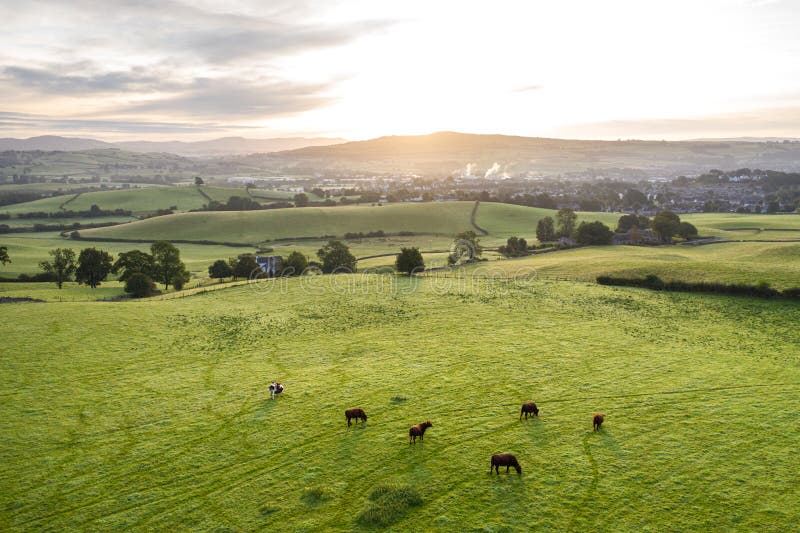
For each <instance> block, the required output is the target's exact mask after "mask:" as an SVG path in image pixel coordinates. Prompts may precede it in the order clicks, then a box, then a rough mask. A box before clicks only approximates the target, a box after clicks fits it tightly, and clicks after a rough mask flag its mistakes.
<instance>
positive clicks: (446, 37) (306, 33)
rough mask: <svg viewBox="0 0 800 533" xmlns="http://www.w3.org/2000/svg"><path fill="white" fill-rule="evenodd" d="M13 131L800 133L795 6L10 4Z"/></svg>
mask: <svg viewBox="0 0 800 533" xmlns="http://www.w3.org/2000/svg"><path fill="white" fill-rule="evenodd" d="M0 19H2V21H3V25H2V30H0V137H29V136H34V135H45V134H55V135H68V136H76V137H93V138H98V139H103V140H111V141H113V140H134V139H137V140H138V139H146V140H186V141H190V140H202V139H212V138H217V137H226V136H244V137H250V138H269V137H288V136H306V137H309V136H325V137H344V138H347V139H353V140H359V139H367V138H372V137H377V136H383V135H415V134H425V133H431V132H435V131H462V132H471V133H503V134H510V135H524V136H546V137H565V138H584V139H618V138H621V139H630V138H638V139H668V140H671V139H691V138H708V137H726V138H728V137H742V136H748V137H762V136H769V137H800V32H798V31H797V28H798V27H800V0H703V1H699V0H692V1H684V0H667V1H661V0H647V1H643V0H636V1H634V0H630V1H629V0H605V1H602V2H601V1H597V0H558V1H555V0H527V1H503V0H493V1H491V2H490V1H480V2H478V1H474V2H473V1H469V0H460V1H450V0H435V1H434V0H427V1H416V0H405V1H403V2H398V1H391V2H390V1H382V0H368V1H342V2H336V1H332V0H327V1H322V0H320V1H316V0H272V1H271V0H260V1H257V0H226V1H212V0H193V1H191V2H189V1H187V2H183V1H180V0H127V1H126V0H119V1H114V0H25V1H19V0H13V1H12V0H0Z"/></svg>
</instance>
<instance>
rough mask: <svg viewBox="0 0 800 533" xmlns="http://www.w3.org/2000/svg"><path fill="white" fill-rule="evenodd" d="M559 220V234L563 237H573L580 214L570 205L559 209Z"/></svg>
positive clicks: (557, 215) (557, 218)
mask: <svg viewBox="0 0 800 533" xmlns="http://www.w3.org/2000/svg"><path fill="white" fill-rule="evenodd" d="M556 220H557V221H558V234H559V236H561V237H571V236H572V233H573V232H574V231H575V224H576V222H577V221H578V215H576V214H575V211H573V210H572V209H570V208H569V207H563V208H561V209H559V210H558V213H557V214H556Z"/></svg>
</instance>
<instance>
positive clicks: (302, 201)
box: [294, 192, 308, 207]
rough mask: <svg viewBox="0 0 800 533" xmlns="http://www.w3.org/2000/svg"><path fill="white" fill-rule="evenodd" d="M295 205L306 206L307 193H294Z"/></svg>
mask: <svg viewBox="0 0 800 533" xmlns="http://www.w3.org/2000/svg"><path fill="white" fill-rule="evenodd" d="M294 205H295V207H306V206H307V205H308V195H307V194H306V193H304V192H301V193H298V194H295V195H294Z"/></svg>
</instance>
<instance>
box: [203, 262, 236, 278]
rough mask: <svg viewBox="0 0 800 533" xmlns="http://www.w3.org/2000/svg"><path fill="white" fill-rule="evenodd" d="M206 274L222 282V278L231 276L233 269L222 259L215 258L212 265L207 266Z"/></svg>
mask: <svg viewBox="0 0 800 533" xmlns="http://www.w3.org/2000/svg"><path fill="white" fill-rule="evenodd" d="M208 275H209V276H210V277H212V278H218V279H219V281H220V283H222V279H223V278H229V277H231V276H233V269H232V268H231V266H230V265H229V264H228V262H227V261H225V260H224V259H217V260H216V261H214V264H213V265H211V266H210V267H208Z"/></svg>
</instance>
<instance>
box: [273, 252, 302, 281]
mask: <svg viewBox="0 0 800 533" xmlns="http://www.w3.org/2000/svg"><path fill="white" fill-rule="evenodd" d="M307 269H308V258H307V257H306V256H305V254H303V253H301V252H298V251H294V252H292V253H290V254H289V255H288V256H286V259H284V260H283V261H282V262H281V272H280V275H281V276H283V277H291V276H302V275H303V274H304V273H305V271H306V270H307Z"/></svg>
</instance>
